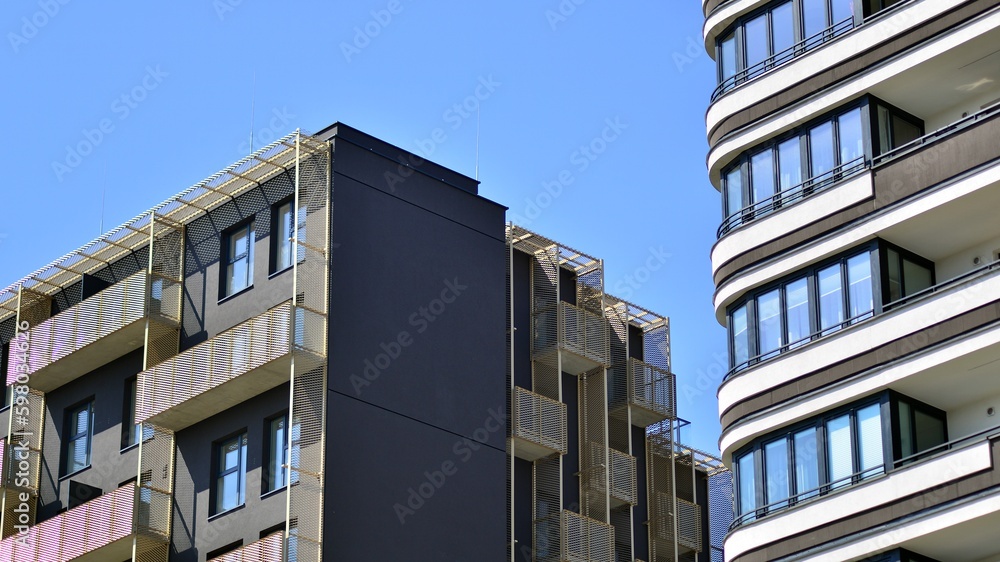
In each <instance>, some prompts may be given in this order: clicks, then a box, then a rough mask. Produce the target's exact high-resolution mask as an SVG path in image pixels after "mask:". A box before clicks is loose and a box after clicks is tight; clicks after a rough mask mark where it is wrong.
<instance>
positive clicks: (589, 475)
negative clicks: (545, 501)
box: [578, 368, 610, 523]
mask: <svg viewBox="0 0 1000 562" xmlns="http://www.w3.org/2000/svg"><path fill="white" fill-rule="evenodd" d="M605 380H606V379H605V376H604V369H603V368H598V369H594V370H592V371H588V372H587V373H584V374H583V375H581V376H580V383H579V386H578V388H579V395H580V398H579V400H580V402H579V403H580V431H579V434H580V512H581V513H582V514H583V515H585V516H587V517H589V518H591V519H595V520H597V521H601V522H604V523H608V522H609V517H610V514H609V512H608V510H609V507H610V506H609V498H608V477H609V474H608V472H609V471H608V433H607V431H608V417H607V414H608V401H607V383H606V382H605Z"/></svg>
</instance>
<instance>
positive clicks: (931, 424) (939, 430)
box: [913, 410, 947, 453]
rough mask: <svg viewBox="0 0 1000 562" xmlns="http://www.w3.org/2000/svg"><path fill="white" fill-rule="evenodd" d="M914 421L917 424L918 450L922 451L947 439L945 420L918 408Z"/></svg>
mask: <svg viewBox="0 0 1000 562" xmlns="http://www.w3.org/2000/svg"><path fill="white" fill-rule="evenodd" d="M913 421H914V425H915V426H916V437H917V443H916V445H917V451H916V452H918V453H921V452H923V451H926V450H927V449H930V448H932V447H937V446H938V445H940V444H942V443H944V442H945V441H947V436H946V435H945V430H944V421H943V420H941V419H939V418H936V417H934V416H932V415H930V414H927V413H924V412H923V411H922V410H916V411H915V412H914V415H913Z"/></svg>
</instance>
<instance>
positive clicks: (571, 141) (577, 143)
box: [0, 0, 725, 451]
mask: <svg viewBox="0 0 1000 562" xmlns="http://www.w3.org/2000/svg"><path fill="white" fill-rule="evenodd" d="M95 4H97V5H95ZM701 22H702V14H701V5H700V3H699V2H697V0H684V1H683V2H674V1H670V2H667V1H663V0H660V1H656V2H654V1H651V0H639V1H636V2H627V3H609V2H597V1H593V0H591V1H587V0H543V1H541V2H530V3H529V2H493V3H481V2H467V1H465V2H455V1H440V0H439V1H436V2H433V3H432V2H419V1H412V0H410V1H408V0H361V1H355V2H350V3H348V2H319V1H293V2H284V3H280V4H279V3H276V2H263V1H262V0H214V1H213V0H203V1H198V2H157V3H132V4H129V5H128V6H127V7H126V6H123V5H119V4H118V3H86V2H80V1H72V0H39V1H35V2H18V3H7V4H5V6H4V9H3V13H2V14H0V31H2V32H3V33H4V36H5V39H4V44H3V45H0V69H2V72H3V76H4V80H3V84H2V86H0V88H2V90H3V100H4V103H3V104H2V110H0V111H2V112H3V124H4V126H5V129H6V135H5V137H6V139H7V140H6V141H5V142H4V146H3V150H2V151H0V163H2V166H3V168H4V169H5V170H6V177H7V178H8V179H7V180H6V182H5V184H4V186H3V187H2V190H3V201H4V205H3V208H4V211H3V213H4V214H3V217H4V218H3V221H2V222H0V286H6V285H8V284H10V283H12V282H14V281H16V280H17V279H18V278H20V277H21V276H22V275H24V274H26V273H28V272H30V271H32V270H34V269H35V268H37V267H39V266H42V265H44V264H45V263H47V262H49V261H51V260H52V259H55V258H56V257H58V256H60V255H62V254H64V253H66V252H68V251H71V250H73V249H75V248H77V247H78V246H80V245H82V244H83V243H85V242H87V241H88V240H90V239H92V238H94V237H96V236H97V235H99V234H100V232H101V230H100V228H101V224H102V223H101V221H102V202H101V201H102V192H103V193H106V201H105V204H104V209H103V225H104V229H105V230H108V229H110V228H112V227H114V226H117V225H118V224H120V223H122V222H124V221H126V220H128V219H130V218H131V217H133V216H135V215H137V214H138V213H140V212H141V211H143V210H145V209H148V208H149V207H152V206H153V205H154V204H156V203H159V202H160V201H162V200H164V199H166V198H168V197H170V196H171V195H173V194H175V193H177V192H178V191H180V190H182V189H184V188H186V187H188V186H190V185H192V184H194V183H196V182H198V181H200V180H201V179H203V178H205V177H207V176H209V175H211V174H212V173H214V172H216V171H217V170H219V169H221V168H223V167H225V166H227V165H228V164H230V163H232V162H234V161H236V160H238V159H239V158H241V157H242V156H245V155H246V154H247V152H248V150H249V139H250V132H251V101H252V99H253V96H252V92H253V91H254V89H255V91H256V95H255V101H254V108H255V110H254V112H253V114H254V119H253V133H254V138H255V140H254V145H255V146H256V147H260V146H262V145H263V144H266V143H267V142H269V141H271V140H274V139H275V138H277V137H279V136H282V135H284V134H287V133H290V132H292V131H294V130H295V129H296V128H302V129H303V130H305V131H318V130H320V129H322V128H323V127H325V126H326V125H329V124H331V123H333V122H336V121H341V122H344V123H346V124H348V125H351V126H353V127H356V128H358V129H361V130H363V131H365V132H367V133H370V134H372V135H375V136H377V137H379V138H382V139H385V140H386V141H389V142H391V143H393V144H396V145H399V146H401V147H403V148H406V149H409V150H413V151H416V152H418V153H421V154H423V155H425V156H427V157H428V158H430V159H431V160H434V161H436V162H438V163H440V164H443V165H445V166H448V167H450V168H453V169H455V170H457V171H459V172H462V173H465V174H467V175H470V176H474V175H475V174H476V171H477V125H478V129H479V149H478V174H479V179H480V180H481V181H482V186H481V193H482V195H484V196H485V197H488V198H490V199H493V200H495V201H498V202H500V203H502V204H504V205H507V206H508V207H510V211H509V215H508V216H509V218H513V219H514V220H516V221H517V222H519V223H521V224H523V225H524V226H526V227H528V228H530V229H533V230H537V231H539V232H540V233H542V234H545V235H546V236H549V237H551V238H554V239H556V240H559V241H561V242H563V243H565V244H567V245H569V246H572V247H575V248H577V249H579V250H581V251H584V252H587V253H590V254H592V255H595V256H597V257H600V258H603V259H604V260H605V265H606V274H605V276H606V285H607V287H608V289H609V290H610V291H611V292H614V293H616V294H618V296H621V297H625V298H628V299H629V300H632V301H634V302H636V303H638V304H641V305H643V306H647V307H649V308H650V309H651V310H653V311H655V312H658V313H661V314H666V315H668V316H670V317H671V324H672V334H671V335H672V342H673V343H672V352H673V362H674V370H675V371H676V372H677V374H678V377H679V379H678V392H679V405H680V410H681V415H682V416H683V417H685V418H686V419H689V420H691V421H692V422H693V425H692V426H691V427H689V428H687V429H685V430H684V438H685V440H686V441H688V442H689V443H690V444H691V445H693V446H696V447H699V448H702V449H705V450H709V451H716V450H717V444H716V443H717V437H718V431H719V428H718V421H717V412H716V401H715V387H716V386H717V384H718V381H719V377H721V375H722V372H723V371H724V370H725V369H724V363H725V334H724V330H723V329H722V328H721V327H720V326H719V325H718V323H717V322H716V321H715V318H714V315H713V311H712V292H713V287H712V281H711V271H710V269H711V268H710V262H709V250H710V248H711V245H712V243H713V242H714V241H715V230H716V228H717V226H718V224H719V221H720V210H719V209H720V204H719V199H718V195H717V193H716V192H715V190H714V189H713V188H712V187H711V185H710V184H709V183H708V180H707V176H706V172H705V152H706V150H707V144H706V141H705V132H704V111H705V108H706V106H707V104H708V97H709V94H710V93H711V91H712V88H713V86H714V84H713V80H714V70H713V68H714V67H713V63H712V61H711V59H710V58H709V57H708V56H707V55H706V54H705V53H704V50H703V49H702V48H701V46H700V44H701V39H700V37H701V35H700V33H701ZM255 75H256V87H255V88H254V82H255V78H254V76H255ZM477 113H478V119H477Z"/></svg>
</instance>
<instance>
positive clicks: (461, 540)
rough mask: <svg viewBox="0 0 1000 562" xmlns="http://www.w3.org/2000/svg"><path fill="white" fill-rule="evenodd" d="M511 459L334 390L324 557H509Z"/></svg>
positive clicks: (485, 560) (465, 561) (471, 561)
mask: <svg viewBox="0 0 1000 562" xmlns="http://www.w3.org/2000/svg"><path fill="white" fill-rule="evenodd" d="M482 415H483V417H488V416H489V415H490V414H489V413H488V412H487V411H485V410H484V411H483V412H482ZM490 427H499V429H498V430H497V431H496V433H498V434H500V435H501V436H502V435H503V433H504V430H503V424H502V423H500V424H499V425H493V424H490ZM505 457H506V453H505V452H504V449H503V448H502V447H501V448H495V447H492V446H490V445H487V444H483V443H479V442H477V441H475V440H474V439H469V438H466V437H460V436H458V435H455V434H454V433H451V432H449V431H444V430H442V429H440V428H437V427H433V426H431V425H428V424H425V423H421V422H418V421H415V420H412V419H409V418H407V417H405V416H401V415H399V414H397V413H394V412H391V411H388V410H385V409H383V408H379V407H377V406H373V405H371V404H366V403H364V402H362V401H360V400H357V399H355V398H352V397H349V396H344V395H341V394H338V393H337V392H332V391H331V392H330V393H329V402H328V417H327V454H326V458H327V469H326V482H327V484H326V496H325V498H324V499H325V523H326V530H325V535H324V537H323V542H324V544H323V548H324V551H325V552H326V553H327V554H328V556H329V557H330V558H331V559H336V560H343V561H345V562H363V561H369V560H448V561H456V562H480V561H482V562H490V561H495V562H500V561H501V560H505V559H506V556H505V550H506V549H505V547H506V541H507V538H506V537H507V532H506V529H505V521H506V516H505V514H504V507H503V506H504V505H506V489H505V488H506V485H505V481H506V477H505V474H504V473H505V471H506V466H505V465H506V463H505Z"/></svg>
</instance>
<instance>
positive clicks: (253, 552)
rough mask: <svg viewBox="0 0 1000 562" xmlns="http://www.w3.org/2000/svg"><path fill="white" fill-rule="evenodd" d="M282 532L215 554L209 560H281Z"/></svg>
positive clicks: (234, 561)
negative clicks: (220, 554)
mask: <svg viewBox="0 0 1000 562" xmlns="http://www.w3.org/2000/svg"><path fill="white" fill-rule="evenodd" d="M283 536H284V533H282V532H280V531H279V532H277V533H271V534H270V535H268V536H266V537H264V538H262V539H260V540H259V541H256V542H252V543H250V544H248V545H246V546H244V547H241V548H237V549H236V550H233V551H231V552H227V553H225V554H223V555H222V556H216V557H215V558H212V559H211V560H209V562H273V561H275V560H281V547H282V545H281V543H282V538H283Z"/></svg>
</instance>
